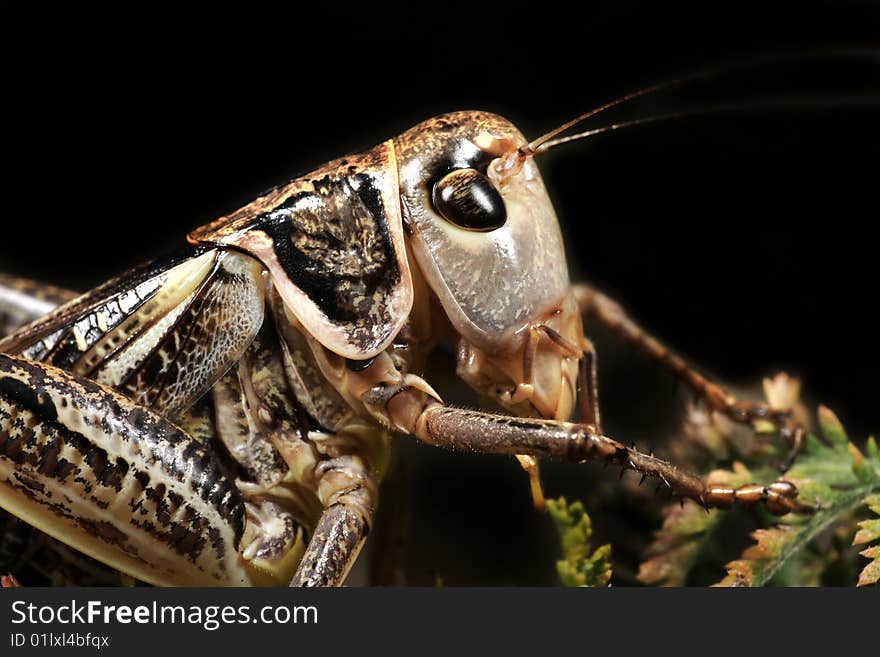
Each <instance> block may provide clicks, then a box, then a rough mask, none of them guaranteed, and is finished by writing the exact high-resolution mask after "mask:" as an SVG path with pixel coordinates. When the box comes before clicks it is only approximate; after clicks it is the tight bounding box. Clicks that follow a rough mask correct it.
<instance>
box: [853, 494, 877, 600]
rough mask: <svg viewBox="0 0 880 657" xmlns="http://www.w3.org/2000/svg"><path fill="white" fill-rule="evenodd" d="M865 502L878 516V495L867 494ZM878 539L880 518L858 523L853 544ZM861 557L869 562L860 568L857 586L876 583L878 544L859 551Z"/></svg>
mask: <svg viewBox="0 0 880 657" xmlns="http://www.w3.org/2000/svg"><path fill="white" fill-rule="evenodd" d="M865 504H866V505H868V508H869V509H871V511H873V512H874V513H876V514H877V515H878V516H880V495H869V496H868V497H867V498H865ZM877 539H880V518H874V519H870V520H863V521H862V522H860V523H859V531H858V532H857V533H856V535H855V538H854V539H853V545H861V544H862V543H869V542H870V541H876V540H877ZM859 554H861V555H862V556H863V557H867V558H868V559H871V563H869V564H868V565H867V566H865V567H864V568H863V569H862V572H861V574H860V575H859V582H858V586H867V585H869V584H876V583H877V581H878V580H880V545H875V546H873V547H869V548H867V549H865V550H862V551H861V552H859Z"/></svg>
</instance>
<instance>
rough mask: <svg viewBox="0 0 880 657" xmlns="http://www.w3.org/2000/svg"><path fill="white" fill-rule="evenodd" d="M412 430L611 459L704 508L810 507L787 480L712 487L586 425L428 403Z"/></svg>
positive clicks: (468, 443) (484, 446)
mask: <svg viewBox="0 0 880 657" xmlns="http://www.w3.org/2000/svg"><path fill="white" fill-rule="evenodd" d="M413 433H414V435H415V436H416V437H417V438H419V439H420V440H422V441H424V442H426V443H429V444H431V445H435V446H437V447H446V448H450V449H459V450H469V451H475V452H482V453H490V454H529V455H532V456H538V457H540V456H549V457H555V458H560V459H565V460H567V461H574V462H577V463H580V462H584V461H603V462H606V463H613V464H615V465H617V466H619V467H621V468H624V469H626V470H634V471H635V472H639V473H641V474H642V475H643V477H655V478H657V479H659V480H660V481H662V482H663V483H664V484H665V485H666V486H668V487H669V488H670V489H671V491H672V492H673V493H674V494H676V495H679V496H680V497H682V498H688V499H691V500H694V501H695V502H697V503H698V504H700V505H702V506H703V507H705V508H707V509H708V508H709V507H719V508H726V507H729V506H730V505H732V504H733V503H734V502H739V503H741V504H754V503H763V504H764V506H765V507H766V508H767V510H768V511H769V512H770V513H773V514H775V515H785V514H787V513H789V512H792V511H795V512H802V513H804V512H811V511H812V510H813V508H812V507H810V506H808V505H806V504H803V503H801V502H799V501H798V500H797V488H796V487H795V486H794V484H792V483H791V482H788V481H785V480H780V481H776V482H774V483H772V484H769V485H767V486H761V485H757V484H748V485H746V486H742V487H740V488H736V489H732V488H729V487H726V486H711V485H708V484H707V483H706V482H705V481H704V480H703V479H701V478H700V477H698V476H696V475H693V474H691V473H688V472H685V471H683V470H680V469H679V468H677V467H675V466H674V465H672V464H671V463H668V462H666V461H663V460H661V459H658V458H656V457H655V456H653V455H650V454H644V453H642V452H640V451H638V450H636V449H635V448H633V447H627V446H626V445H624V444H622V443H620V442H618V441H616V440H614V439H612V438H608V437H607V436H603V435H602V434H600V433H598V432H596V431H595V429H594V428H593V427H591V426H589V425H583V424H574V423H571V422H560V421H556V420H538V419H530V418H519V417H510V416H504V415H494V414H491V413H484V412H482V411H471V410H466V409H461V408H450V407H446V406H442V405H440V404H429V405H428V406H427V407H426V408H425V409H424V411H423V412H422V413H421V415H420V416H419V418H418V420H417V421H416V423H415V425H414V427H413Z"/></svg>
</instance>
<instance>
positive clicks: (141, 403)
mask: <svg viewBox="0 0 880 657" xmlns="http://www.w3.org/2000/svg"><path fill="white" fill-rule="evenodd" d="M570 125H571V124H566V125H565V126H562V128H567V127H569V126H570ZM559 131H560V130H555V131H553V132H551V133H548V135H545V136H544V137H542V138H540V139H539V140H536V141H533V142H531V143H529V142H528V141H527V140H526V139H525V138H524V137H523V136H522V135H521V134H520V133H519V132H518V131H517V129H516V128H515V127H514V126H513V125H512V124H511V123H510V122H508V121H507V120H505V119H503V118H501V117H499V116H496V115H493V114H488V113H484V112H457V113H451V114H446V115H443V116H439V117H436V118H433V119H430V120H428V121H425V122H423V123H420V124H419V125H417V126H415V127H414V128H412V129H410V130H408V131H406V132H404V133H403V134H401V135H400V136H398V137H395V138H393V139H389V140H387V141H385V142H382V143H381V144H379V145H377V146H375V147H374V148H372V149H370V150H368V151H366V152H363V153H359V154H356V155H350V156H347V157H344V158H341V159H338V160H334V161H332V162H329V163H327V164H325V165H324V166H322V167H320V168H319V169H317V170H315V171H313V172H312V173H310V174H308V175H305V176H302V177H300V178H297V179H295V180H292V181H290V182H288V183H286V184H284V185H282V186H280V187H277V188H275V189H273V190H271V191H270V192H268V193H266V194H265V195H263V196H261V197H259V198H258V199H256V200H255V201H253V202H252V203H250V204H248V205H246V206H245V207H243V208H241V209H240V210H238V211H236V212H234V213H232V214H229V215H227V216H224V217H222V218H220V219H218V220H216V221H214V222H212V223H210V224H208V225H205V226H202V227H200V228H197V229H196V230H194V231H192V232H191V233H190V234H189V237H188V241H189V246H188V247H186V248H185V249H183V250H181V251H180V252H179V253H177V254H175V255H173V256H170V257H168V258H165V259H160V260H157V261H153V262H151V263H148V264H146V265H143V266H141V267H138V268H136V269H134V270H132V271H129V272H127V273H126V274H124V275H123V276H121V277H119V278H117V279H114V280H112V281H110V282H108V283H106V284H104V285H102V286H100V287H98V288H96V289H94V290H92V291H90V292H87V293H86V294H83V295H81V296H78V297H75V298H72V299H70V298H66V295H65V294H64V293H63V292H62V291H57V290H56V291H45V290H44V291H43V292H42V294H41V293H37V292H35V290H34V289H33V288H32V287H30V286H29V285H28V284H26V283H24V282H22V281H17V280H15V279H0V318H4V317H5V321H6V322H8V324H9V328H10V329H11V328H12V327H15V326H18V325H20V324H22V323H24V322H25V321H29V320H33V321H31V323H30V324H27V325H25V326H23V327H21V328H18V329H17V330H16V331H14V332H12V333H11V335H8V336H7V337H6V338H4V339H3V340H2V341H0V507H2V508H3V509H6V510H7V511H8V512H10V513H12V514H14V515H15V516H17V517H18V518H20V519H22V520H23V521H25V522H26V523H28V524H29V525H32V526H33V527H35V528H37V529H39V530H41V531H42V532H45V533H46V534H49V535H50V536H52V537H54V538H55V539H58V540H60V541H61V542H63V543H65V544H66V545H68V546H70V547H71V548H74V549H75V550H78V551H80V552H82V553H85V554H87V555H89V556H91V557H93V558H95V559H97V560H99V561H101V562H103V563H104V564H107V565H108V566H110V567H112V568H115V569H118V570H119V571H122V572H123V573H126V574H128V575H130V576H132V577H134V578H136V579H139V580H143V581H145V582H149V583H152V584H157V585H252V584H287V583H290V584H292V585H309V586H314V585H319V586H325V585H339V584H342V583H343V582H344V580H345V577H346V574H347V573H348V571H349V569H350V567H351V565H352V563H353V562H354V560H355V559H356V557H357V554H358V551H359V549H360V547H361V545H362V543H363V541H364V540H365V537H366V535H367V533H368V531H369V527H370V524H371V520H372V517H373V514H374V510H375V508H376V504H377V501H378V496H377V491H378V485H379V482H380V480H381V477H382V474H383V470H384V469H385V467H386V465H387V459H388V454H389V448H390V441H391V439H392V434H402V435H405V436H411V437H413V438H415V439H418V440H421V441H424V442H426V443H429V444H431V445H435V446H438V447H445V448H451V449H461V450H473V451H477V452H485V453H502V454H511V455H516V456H517V457H518V458H519V459H520V462H521V463H522V465H523V467H525V468H526V469H527V471H528V472H529V473H530V476H531V477H532V483H533V490H536V491H537V490H539V483H538V481H537V461H536V460H537V459H538V458H541V457H555V458H560V459H567V460H570V461H575V462H582V461H604V462H606V463H612V464H615V465H617V466H620V467H622V468H625V469H631V470H635V471H637V472H638V473H641V474H642V475H646V476H650V477H655V478H658V479H659V480H660V481H661V482H662V483H663V484H665V485H667V486H668V487H669V488H670V489H671V490H672V492H673V493H675V494H677V495H679V496H681V498H682V499H690V500H694V501H695V502H697V503H699V504H702V505H704V506H706V507H707V508H708V507H711V506H719V507H724V506H729V505H731V504H733V503H735V502H740V503H745V504H752V503H762V504H764V505H765V506H766V508H767V509H768V510H769V511H771V512H772V513H776V514H785V513H788V512H790V511H799V512H800V511H803V512H806V511H809V507H808V506H807V505H804V504H802V503H800V502H799V501H798V500H797V490H796V488H795V487H794V486H793V485H792V484H791V483H789V482H787V481H785V480H784V479H781V480H779V481H777V482H775V483H773V484H770V485H767V486H760V485H747V486H743V487H741V488H739V489H735V490H734V489H730V488H724V487H718V486H710V485H707V484H706V483H705V482H704V481H703V480H702V479H700V478H699V477H697V476H695V475H692V474H689V473H687V472H684V471H682V470H680V469H678V468H676V467H675V466H673V465H671V464H669V463H667V462H665V461H663V460H660V459H658V458H656V457H654V456H653V455H648V454H644V453H642V452H640V451H638V450H636V449H635V448H633V447H628V446H626V445H624V444H623V443H621V442H618V441H617V440H615V439H613V438H611V437H607V436H605V435H603V433H602V430H601V426H600V417H599V406H598V396H597V386H596V359H595V353H594V350H593V347H592V344H591V343H590V341H589V340H588V339H587V338H586V337H585V336H584V332H583V327H582V317H585V316H588V317H591V318H593V319H595V320H596V321H599V322H602V323H604V324H607V325H608V326H610V327H611V328H613V329H614V331H615V332H616V333H617V334H618V335H620V336H621V337H622V338H623V339H624V340H626V341H629V342H631V343H632V344H634V345H635V346H636V347H638V348H639V349H641V350H642V351H644V352H645V353H647V354H648V355H650V356H651V357H653V358H654V359H656V360H657V361H658V362H660V363H661V364H662V365H664V366H665V367H667V368H669V369H670V370H671V371H673V372H674V373H675V374H676V375H678V376H679V377H681V378H682V380H683V381H684V382H685V383H686V384H687V385H689V386H690V387H691V388H693V389H694V391H695V392H696V393H697V394H698V395H699V396H700V397H702V398H703V399H704V400H705V403H706V404H707V405H708V406H709V407H710V408H712V409H714V410H717V411H719V412H722V413H724V414H726V415H727V416H729V417H730V418H732V419H733V420H735V421H738V422H745V423H750V422H753V421H755V420H758V419H763V420H769V421H770V422H772V423H773V424H775V425H776V426H777V427H778V428H779V430H780V433H781V434H782V435H783V436H784V437H786V438H788V439H789V440H790V441H791V443H792V445H793V447H794V448H795V449H796V447H797V445H798V444H799V442H800V439H801V436H802V429H801V427H799V426H798V425H797V424H796V423H795V422H794V421H793V420H791V418H789V416H788V415H787V414H786V413H784V412H781V411H777V410H774V409H772V408H768V407H767V406H766V405H764V404H762V403H758V402H741V401H738V400H737V399H735V398H734V397H733V396H732V395H731V394H729V393H728V392H727V391H725V390H724V389H723V388H721V387H720V386H718V385H717V384H715V383H713V382H711V381H709V380H707V379H706V378H704V377H703V376H701V375H700V374H698V373H697V372H696V371H694V370H693V369H691V368H690V367H689V366H688V365H687V364H686V363H685V362H684V361H683V360H682V359H681V358H680V357H678V356H677V355H675V354H673V353H671V352H670V351H668V350H667V349H666V348H665V347H664V346H663V345H661V344H660V343H659V342H658V341H657V340H655V339H654V338H652V337H651V336H649V335H647V334H646V333H645V332H644V331H642V330H641V329H640V328H639V327H638V326H637V325H636V324H634V323H633V322H632V321H631V320H630V319H629V318H628V317H627V316H626V315H625V314H624V312H623V310H622V309H621V308H620V306H619V305H618V304H616V303H615V302H614V301H612V300H611V299H609V298H608V297H607V296H605V295H603V294H602V293H601V292H599V291H597V290H595V289H593V288H591V287H589V286H587V285H583V284H578V285H573V284H572V283H571V282H570V280H569V276H568V271H567V268H566V264H565V258H564V253H563V244H562V238H561V235H560V230H559V227H558V224H557V220H556V216H555V213H554V210H553V206H552V204H551V202H550V199H549V198H548V196H547V193H546V191H545V188H544V185H543V183H542V181H541V177H540V175H539V172H538V169H537V166H536V164H535V155H536V154H538V153H540V152H542V150H545V149H546V148H547V147H548V145H550V144H552V143H553V141H552V138H553V137H556V135H557V134H558V133H559ZM558 141H561V140H558ZM65 298H66V300H65V302H64V303H62V304H61V305H60V306H58V307H57V308H55V309H54V310H53V309H52V308H53V306H54V304H55V302H57V301H61V300H63V299H65ZM2 313H5V315H4V314H2ZM0 328H2V327H0ZM441 343H445V344H451V345H453V346H454V348H455V350H456V355H457V357H456V362H457V365H456V372H457V374H458V376H459V377H460V378H461V379H462V380H463V381H465V382H466V383H467V384H469V385H470V386H471V387H473V388H474V389H475V390H476V391H478V392H479V393H480V394H481V395H482V396H483V398H484V399H486V400H488V401H489V402H491V403H492V404H493V405H494V407H495V408H496V409H501V410H500V412H486V411H483V410H469V409H463V408H454V407H449V406H446V405H444V403H443V400H442V397H441V395H440V394H439V393H438V392H437V391H436V390H435V389H434V388H433V387H432V386H431V383H430V382H429V381H426V380H425V379H423V378H422V377H421V376H420V375H419V372H421V371H423V370H422V367H423V364H424V361H425V359H426V357H427V355H428V354H429V353H430V351H431V350H432V349H434V348H435V347H436V346H437V345H439V344H441ZM575 415H576V416H577V422H571V420H572V417H573V416H575Z"/></svg>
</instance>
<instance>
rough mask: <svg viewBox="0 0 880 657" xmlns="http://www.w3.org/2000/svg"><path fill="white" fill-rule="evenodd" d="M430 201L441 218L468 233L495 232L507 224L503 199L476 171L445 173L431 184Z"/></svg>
mask: <svg viewBox="0 0 880 657" xmlns="http://www.w3.org/2000/svg"><path fill="white" fill-rule="evenodd" d="M431 202H432V203H433V204H434V208H435V209H436V210H437V212H439V213H440V214H441V215H443V218H444V219H446V220H447V221H449V222H451V223H453V224H455V225H456V226H460V227H461V228H466V229H468V230H478V231H489V230H495V229H496V228H501V227H502V226H503V225H504V222H505V221H507V209H506V208H505V207H504V199H502V198H501V194H499V193H498V190H496V189H495V187H493V186H492V183H491V182H489V179H488V178H487V177H486V176H484V175H483V174H482V173H480V172H479V171H477V170H476V169H456V170H455V171H452V172H450V173H447V174H446V175H445V176H443V177H442V178H441V179H440V180H438V181H437V182H436V183H434V189H433V190H432V192H431Z"/></svg>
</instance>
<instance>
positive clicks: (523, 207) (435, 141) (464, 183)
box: [394, 112, 583, 419]
mask: <svg viewBox="0 0 880 657" xmlns="http://www.w3.org/2000/svg"><path fill="white" fill-rule="evenodd" d="M394 146H395V154H396V158H397V163H398V170H399V184H400V196H401V202H402V213H403V221H404V226H405V228H406V230H407V232H408V234H409V239H410V243H411V245H412V251H413V253H414V255H415V259H416V261H417V263H418V266H419V268H420V270H421V272H422V274H423V275H424V277H425V279H426V280H427V281H428V284H429V285H430V287H431V289H432V290H433V291H434V293H435V294H436V295H437V297H438V298H439V300H440V303H441V304H442V306H443V309H444V311H445V313H446V314H447V316H448V318H449V320H450V322H451V324H452V326H453V327H454V329H455V330H456V332H457V333H458V334H459V336H460V338H461V341H460V345H459V364H458V371H459V374H460V375H461V376H462V377H463V378H464V379H465V380H466V381H467V382H468V383H470V384H471V385H472V386H473V387H475V388H476V389H477V390H478V391H480V392H483V393H485V394H487V395H489V396H490V397H492V398H494V399H495V400H496V401H497V402H499V403H500V404H501V405H502V406H504V407H506V408H507V409H509V410H511V411H513V412H516V413H519V414H522V415H535V414H538V415H540V416H543V417H555V418H560V419H561V418H567V417H568V416H569V415H570V412H571V408H572V406H573V402H574V398H575V395H576V380H577V368H578V362H577V359H578V355H579V350H580V347H581V345H582V342H583V333H582V327H581V322H580V317H579V316H578V313H577V309H576V306H575V304H574V301H573V299H572V297H571V292H570V283H569V278H568V270H567V267H566V263H565V253H564V249H563V243H562V237H561V235H560V231H559V225H558V222H557V219H556V214H555V212H554V210H553V205H552V204H551V202H550V199H549V197H548V196H547V191H546V189H545V188H544V184H543V182H542V181H541V176H540V174H539V173H538V169H537V166H536V165H535V163H534V160H533V158H530V157H526V156H524V154H523V151H522V150H520V149H521V148H522V147H525V146H526V140H525V139H524V138H523V136H522V135H521V134H520V133H519V131H518V130H517V129H516V128H515V127H514V126H513V125H512V124H511V123H510V122H508V121H507V120H505V119H503V118H501V117H499V116H496V115H493V114H488V113H485V112H456V113H452V114H445V115H443V116H439V117H436V118H434V119H430V120H428V121H425V122H424V123H421V124H419V125H417V126H415V127H414V128H412V129H410V130H408V131H407V132H405V133H403V134H402V135H401V136H399V137H398V138H396V139H395V140H394Z"/></svg>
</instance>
